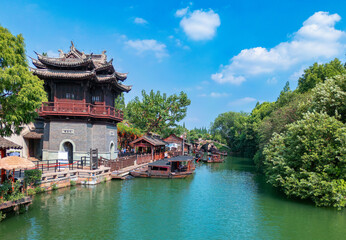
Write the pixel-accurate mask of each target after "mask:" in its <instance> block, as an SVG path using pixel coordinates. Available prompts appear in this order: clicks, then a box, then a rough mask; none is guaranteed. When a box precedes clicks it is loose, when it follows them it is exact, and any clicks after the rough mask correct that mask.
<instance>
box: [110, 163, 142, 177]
mask: <svg viewBox="0 0 346 240" xmlns="http://www.w3.org/2000/svg"><path fill="white" fill-rule="evenodd" d="M147 165H148V163H143V164H140V165H136V166H134V165H133V166H129V167H126V168H122V169H119V170H118V171H113V172H112V173H111V176H112V179H123V180H124V179H125V178H126V176H127V175H129V173H130V171H132V170H135V169H138V168H141V167H145V166H147Z"/></svg>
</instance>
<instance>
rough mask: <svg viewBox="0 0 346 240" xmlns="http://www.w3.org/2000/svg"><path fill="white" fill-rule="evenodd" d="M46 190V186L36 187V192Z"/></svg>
mask: <svg viewBox="0 0 346 240" xmlns="http://www.w3.org/2000/svg"><path fill="white" fill-rule="evenodd" d="M44 191H45V189H44V188H41V187H36V188H35V192H36V193H42V192H44Z"/></svg>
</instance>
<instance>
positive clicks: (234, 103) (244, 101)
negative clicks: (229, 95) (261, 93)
mask: <svg viewBox="0 0 346 240" xmlns="http://www.w3.org/2000/svg"><path fill="white" fill-rule="evenodd" d="M253 102H256V99H255V98H252V97H244V98H240V99H237V100H234V101H232V102H229V103H228V105H229V106H243V105H246V104H249V103H253Z"/></svg>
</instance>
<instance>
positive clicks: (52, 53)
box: [47, 50, 59, 58]
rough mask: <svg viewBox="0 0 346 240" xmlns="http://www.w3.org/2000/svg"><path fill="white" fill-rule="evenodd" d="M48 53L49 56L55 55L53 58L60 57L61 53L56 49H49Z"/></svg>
mask: <svg viewBox="0 0 346 240" xmlns="http://www.w3.org/2000/svg"><path fill="white" fill-rule="evenodd" d="M47 55H48V57H53V58H58V57H59V53H58V52H56V51H52V50H48V52H47Z"/></svg>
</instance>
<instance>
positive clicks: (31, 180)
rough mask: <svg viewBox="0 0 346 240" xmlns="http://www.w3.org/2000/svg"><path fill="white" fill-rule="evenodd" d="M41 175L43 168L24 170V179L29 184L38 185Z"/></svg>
mask: <svg viewBox="0 0 346 240" xmlns="http://www.w3.org/2000/svg"><path fill="white" fill-rule="evenodd" d="M41 177H42V172H41V170H38V169H32V170H25V171H24V181H25V183H26V184H27V185H29V186H37V184H39V183H40V182H41Z"/></svg>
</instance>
